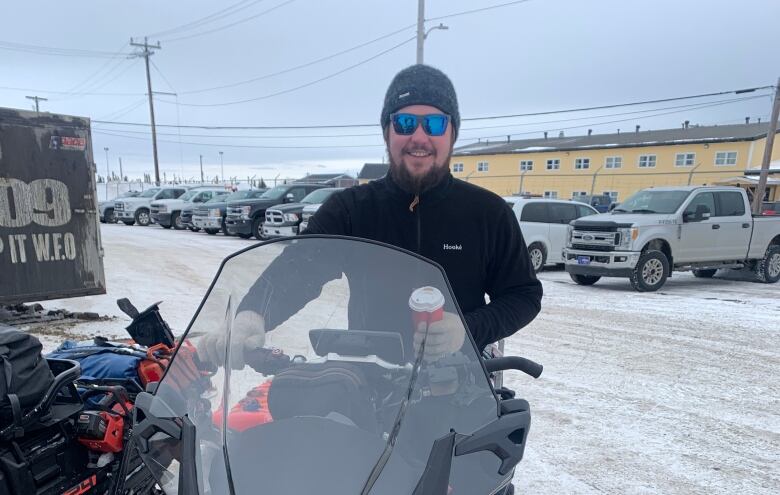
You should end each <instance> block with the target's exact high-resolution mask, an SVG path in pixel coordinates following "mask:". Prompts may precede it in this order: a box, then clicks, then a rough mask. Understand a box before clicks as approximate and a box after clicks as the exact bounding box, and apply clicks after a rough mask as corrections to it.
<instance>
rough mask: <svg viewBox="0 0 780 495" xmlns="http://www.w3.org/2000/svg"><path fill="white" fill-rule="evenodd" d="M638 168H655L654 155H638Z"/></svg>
mask: <svg viewBox="0 0 780 495" xmlns="http://www.w3.org/2000/svg"><path fill="white" fill-rule="evenodd" d="M639 168H655V155H639Z"/></svg>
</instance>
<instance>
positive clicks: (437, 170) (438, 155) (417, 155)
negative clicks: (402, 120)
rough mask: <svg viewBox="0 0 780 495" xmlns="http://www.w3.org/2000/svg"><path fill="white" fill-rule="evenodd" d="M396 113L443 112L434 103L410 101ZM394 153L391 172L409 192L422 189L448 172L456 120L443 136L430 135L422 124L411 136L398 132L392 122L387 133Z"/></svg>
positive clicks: (392, 154)
mask: <svg viewBox="0 0 780 495" xmlns="http://www.w3.org/2000/svg"><path fill="white" fill-rule="evenodd" d="M395 113H411V114H414V115H428V114H441V113H443V112H442V111H441V110H439V109H438V108H436V107H432V106H430V105H410V106H408V107H404V108H402V109H400V110H398V111H397V112H395ZM385 139H386V141H387V151H388V153H389V155H390V173H391V174H392V176H393V179H395V181H396V182H397V183H398V185H399V186H401V187H402V188H403V189H405V190H406V191H408V192H411V193H421V192H423V191H425V190H426V189H429V188H430V187H432V186H434V185H436V184H437V183H438V182H439V181H440V180H441V178H442V177H444V176H445V175H447V172H448V171H449V167H450V154H451V153H452V144H453V143H452V122H449V123H448V124H447V130H446V131H445V132H444V134H443V135H441V136H429V135H428V134H426V133H425V131H424V130H423V128H422V125H418V126H417V129H415V131H414V133H413V134H411V135H408V136H404V135H401V134H397V133H396V132H395V129H394V128H393V123H392V122H391V123H390V124H389V125H388V127H387V132H386V134H385Z"/></svg>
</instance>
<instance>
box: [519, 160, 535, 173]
mask: <svg viewBox="0 0 780 495" xmlns="http://www.w3.org/2000/svg"><path fill="white" fill-rule="evenodd" d="M533 169H534V162H533V160H520V171H521V172H527V171H529V170H533Z"/></svg>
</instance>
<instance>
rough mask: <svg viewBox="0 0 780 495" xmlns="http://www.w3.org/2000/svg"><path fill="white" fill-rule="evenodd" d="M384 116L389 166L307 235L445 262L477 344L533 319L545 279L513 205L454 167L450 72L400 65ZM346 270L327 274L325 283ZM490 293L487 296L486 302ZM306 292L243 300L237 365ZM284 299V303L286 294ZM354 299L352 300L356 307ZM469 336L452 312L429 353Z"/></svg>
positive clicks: (235, 342) (337, 197)
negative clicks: (360, 241) (263, 303)
mask: <svg viewBox="0 0 780 495" xmlns="http://www.w3.org/2000/svg"><path fill="white" fill-rule="evenodd" d="M380 122H381V125H382V130H383V134H384V139H385V143H386V144H387V151H388V155H389V161H390V171H389V174H388V175H387V176H386V177H384V178H382V179H379V180H377V181H374V182H372V183H369V184H366V185H362V186H357V187H353V188H349V189H346V190H344V191H342V192H340V193H337V194H334V195H333V196H332V197H331V198H330V199H329V200H328V201H327V202H326V203H325V204H324V205H323V206H322V207H321V208H320V209H319V210H318V211H317V213H316V214H315V215H314V216H313V217H312V218H311V220H310V221H309V226H308V229H307V230H306V232H304V233H306V234H332V235H346V236H353V237H360V238H365V239H371V240H375V241H381V242H385V243H387V244H392V245H394V246H398V247H401V248H404V249H407V250H409V251H413V252H416V253H418V254H420V255H422V256H424V257H426V258H429V259H431V260H433V261H435V262H437V263H439V264H440V265H441V266H442V267H443V268H444V270H445V272H446V274H447V277H448V279H449V280H450V283H451V285H452V288H453V291H454V293H455V297H456V299H457V302H458V304H459V306H460V308H461V310H462V311H463V313H464V315H465V318H466V322H467V324H468V329H469V331H470V332H471V335H472V337H473V338H474V341H475V342H476V344H477V346H478V348H480V349H481V348H482V347H484V346H486V345H488V344H491V343H493V342H497V341H498V340H500V339H502V338H505V337H508V336H510V335H512V334H513V333H515V332H516V331H517V330H519V329H520V328H522V327H524V326H525V325H527V324H528V323H530V322H531V321H532V320H533V319H534V318H535V317H536V315H537V314H538V313H539V310H540V308H541V298H542V286H541V284H540V283H539V281H538V280H537V279H536V276H535V274H534V271H533V269H532V267H531V264H530V261H529V257H528V251H527V249H526V246H525V242H524V241H523V237H522V234H521V232H520V228H519V225H518V222H517V220H516V218H515V216H514V214H513V213H512V210H511V209H510V208H509V207H508V206H507V205H506V203H505V202H504V200H503V199H501V198H500V197H499V196H497V195H495V194H493V193H491V192H489V191H487V190H485V189H482V188H480V187H478V186H474V185H472V184H469V183H467V182H463V181H461V180H458V179H455V178H453V177H452V175H451V174H450V157H451V155H452V150H453V147H454V144H455V141H456V139H457V134H458V130H459V128H460V113H459V111H458V101H457V97H456V94H455V89H454V87H453V85H452V83H451V81H450V80H449V78H448V77H447V76H446V75H445V74H444V73H442V72H441V71H439V70H437V69H435V68H433V67H430V66H427V65H414V66H411V67H408V68H406V69H404V70H402V71H401V72H399V73H398V74H397V75H396V76H395V78H394V79H393V81H392V82H391V83H390V86H389V88H388V89H387V93H386V95H385V101H384V106H383V108H382V113H381V117H380ZM339 275H340V272H339V273H338V274H336V273H334V274H330V275H323V282H325V281H326V280H325V279H332V278H334V277H337V276H339ZM347 275H348V278H349V273H348V274H347ZM350 284H352V281H351V280H350ZM274 290H275V291H276V293H278V292H279V289H278V288H274ZM263 291H264V289H263V288H262V287H260V286H259V284H258V287H254V288H253V289H252V290H250V293H249V295H247V298H246V299H245V302H246V300H247V299H255V300H258V299H256V298H266V299H264V300H267V298H268V297H270V296H269V295H270V294H271V293H272V291H271V290H266V291H265V293H264V292H263ZM351 293H352V295H353V296H352V297H353V298H354V297H356V295H357V297H359V294H360V291H359V290H354V289H353V290H352V291H351ZM485 294H488V295H489V296H490V303H489V304H486V303H485ZM313 297H316V294H313V295H311V296H310V298H313ZM406 297H407V298H408V294H407V295H406ZM305 299H306V298H301V297H297V298H292V297H291V298H287V300H296V302H295V304H296V306H295V308H293V307H290V308H283V309H281V310H275V314H274V315H268V314H266V315H258V314H253V313H252V312H250V311H242V309H245V308H247V307H249V305H248V304H244V303H242V305H241V306H240V307H239V310H238V314H237V316H236V324H235V325H234V329H235V331H234V333H235V334H236V337H234V338H233V339H231V342H232V344H231V345H232V346H233V350H232V352H231V355H232V357H231V365H232V366H233V367H236V368H241V367H243V365H244V363H243V359H242V358H241V355H242V354H243V352H241V350H242V349H243V346H248V347H261V346H262V345H263V341H264V338H263V335H264V332H263V330H264V329H267V330H269V331H270V330H272V329H273V328H274V327H275V326H276V325H278V324H280V323H282V322H283V321H284V320H285V319H286V318H288V317H289V316H290V315H291V314H293V312H294V310H295V309H296V308H297V309H300V307H302V305H303V304H305ZM261 300H262V299H261ZM309 300H310V299H309ZM277 301H278V303H279V304H282V305H283V304H284V302H283V301H284V300H283V299H282V298H279V299H277ZM352 302H353V301H352V298H351V300H350V304H351V307H352ZM268 307H274V306H272V305H270V306H268ZM362 312H363V313H366V312H367V311H366V310H365V309H363V311H362ZM351 314H352V312H351ZM350 319H352V316H350ZM350 327H351V328H352V327H353V324H352V321H351V322H350ZM354 328H365V327H364V326H354ZM239 329H252V330H246V331H245V332H241V331H240V330H239ZM424 331H425V329H424V328H423V327H422V326H421V327H420V328H418V329H417V331H416V332H415V335H414V339H413V340H414V344H415V345H417V344H419V343H420V340H421V338H422V335H423V333H424ZM463 344H464V333H463V327H462V324H461V321H460V317H459V316H458V315H457V314H456V313H454V312H446V313H445V315H444V318H443V319H442V320H441V321H439V322H435V323H433V324H431V325H430V326H429V328H428V337H427V340H426V355H428V356H441V355H444V354H447V353H452V352H455V351H457V350H458V349H459V348H460V347H461V346H462V345H463ZM220 346H222V348H224V341H222V342H214V343H213V345H211V346H207V353H209V355H211V356H213V359H214V360H219V358H220V357H221V353H220Z"/></svg>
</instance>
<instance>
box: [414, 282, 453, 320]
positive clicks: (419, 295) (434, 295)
mask: <svg viewBox="0 0 780 495" xmlns="http://www.w3.org/2000/svg"><path fill="white" fill-rule="evenodd" d="M409 308H410V309H411V310H412V321H413V322H414V327H415V328H417V326H418V325H419V324H420V323H423V322H425V323H428V324H431V323H433V322H435V321H440V320H441V319H442V318H443V317H444V295H443V294H442V293H441V291H440V290H439V289H437V288H436V287H420V288H419V289H416V290H415V291H414V292H412V295H411V297H409Z"/></svg>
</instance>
